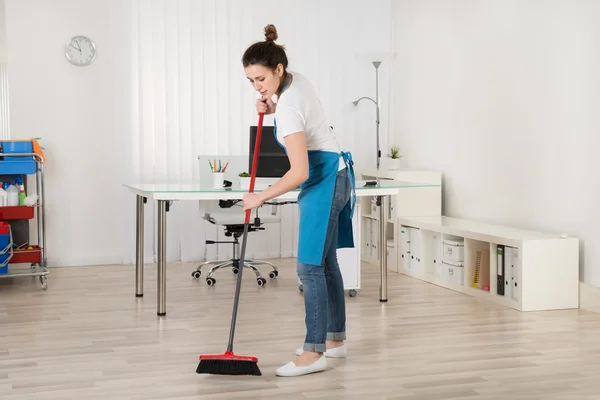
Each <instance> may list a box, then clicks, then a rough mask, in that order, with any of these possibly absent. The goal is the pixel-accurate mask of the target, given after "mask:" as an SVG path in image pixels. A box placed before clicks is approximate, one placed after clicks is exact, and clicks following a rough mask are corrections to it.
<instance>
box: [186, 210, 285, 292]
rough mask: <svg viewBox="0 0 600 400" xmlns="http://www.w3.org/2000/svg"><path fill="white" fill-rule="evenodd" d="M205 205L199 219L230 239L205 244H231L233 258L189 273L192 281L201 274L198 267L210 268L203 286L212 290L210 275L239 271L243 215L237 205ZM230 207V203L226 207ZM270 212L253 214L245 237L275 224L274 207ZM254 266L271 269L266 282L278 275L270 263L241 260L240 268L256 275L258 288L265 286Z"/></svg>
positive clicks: (208, 263)
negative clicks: (224, 271) (218, 228)
mask: <svg viewBox="0 0 600 400" xmlns="http://www.w3.org/2000/svg"><path fill="white" fill-rule="evenodd" d="M204 204H205V205H207V210H206V212H205V213H204V216H203V219H204V220H206V221H208V222H210V223H211V224H213V225H217V226H222V227H223V229H224V230H225V236H226V237H232V238H233V240H231V241H218V240H207V241H206V242H205V244H206V245H209V244H211V245H212V244H232V245H233V257H232V258H231V259H229V260H213V261H206V262H203V263H202V264H200V265H199V266H198V268H196V270H195V271H193V272H192V276H193V277H194V278H195V279H198V278H200V275H201V274H202V267H204V266H206V265H214V266H213V267H212V268H211V269H210V270H209V272H208V275H207V277H206V283H207V285H208V286H213V285H214V284H215V283H216V282H217V281H216V279H215V278H213V275H214V273H215V272H216V271H217V270H219V269H221V268H226V267H231V269H232V272H233V273H234V274H237V273H238V272H239V267H240V242H239V240H238V239H239V238H240V237H241V236H242V235H243V234H244V217H245V214H244V212H243V211H242V209H241V202H240V203H238V204H237V205H234V206H233V207H229V208H227V207H225V208H223V207H221V205H225V206H227V205H228V201H223V200H221V201H219V202H210V203H209V202H204ZM229 204H230V203H229ZM272 208H273V211H272V212H270V213H267V212H265V211H264V208H263V207H260V208H258V209H256V210H253V213H254V216H255V218H254V219H253V218H251V219H250V226H249V227H248V234H251V233H252V232H257V231H262V230H265V228H264V226H263V224H272V223H278V222H280V220H281V217H280V216H279V215H278V213H277V207H276V206H272ZM258 265H267V266H270V267H271V268H272V271H270V272H269V278H271V279H275V278H277V276H278V275H279V271H278V270H277V267H276V266H275V265H273V264H271V263H270V262H267V261H262V260H244V267H245V268H248V269H250V270H252V271H254V273H255V274H256V282H257V283H258V286H263V285H264V284H266V283H267V280H266V279H264V278H263V277H262V274H261V272H260V270H259V269H258V268H257V266H258Z"/></svg>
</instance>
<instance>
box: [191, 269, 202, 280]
mask: <svg viewBox="0 0 600 400" xmlns="http://www.w3.org/2000/svg"><path fill="white" fill-rule="evenodd" d="M200 275H202V272H200V271H194V272H192V276H193V277H194V279H198V278H200Z"/></svg>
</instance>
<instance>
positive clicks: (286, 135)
mask: <svg viewBox="0 0 600 400" xmlns="http://www.w3.org/2000/svg"><path fill="white" fill-rule="evenodd" d="M265 38H266V40H265V41H263V42H258V43H255V44H254V45H252V46H250V47H249V48H248V49H247V50H246V52H245V53H244V56H243V58H242V63H243V65H244V70H245V73H246V77H247V78H248V80H249V81H250V82H251V83H252V85H253V87H254V89H255V90H256V91H257V92H259V93H260V95H261V97H260V98H259V99H257V102H256V109H257V111H258V112H259V113H261V112H262V113H265V114H273V113H274V114H275V120H274V121H275V122H274V126H275V135H276V137H277V140H278V142H279V143H280V144H281V145H282V146H283V147H284V148H285V150H286V153H287V155H288V158H289V161H290V170H289V171H288V172H287V173H286V174H285V175H284V176H283V177H282V178H281V179H280V180H278V181H277V182H276V183H275V184H273V185H272V186H271V187H269V188H268V189H266V190H264V191H263V192H259V193H249V194H246V195H245V196H244V209H245V210H248V209H253V208H256V207H260V206H261V205H262V204H263V203H264V202H266V201H268V200H271V199H273V198H275V197H277V196H280V195H282V194H284V193H287V192H289V191H291V190H294V189H295V188H297V187H298V186H300V187H301V192H300V194H299V196H298V205H299V208H300V224H299V239H298V240H299V241H298V260H297V261H298V262H297V272H298V276H299V278H300V280H301V282H302V286H303V291H304V306H305V312H306V319H305V323H306V338H305V342H304V346H303V347H302V348H299V349H298V350H297V351H296V354H297V355H298V357H297V358H296V359H295V360H294V361H292V362H289V363H288V364H286V365H284V366H282V367H281V368H278V369H277V370H276V374H277V375H279V376H299V375H305V374H308V373H313V372H319V371H323V370H325V369H326V368H327V360H326V357H345V356H346V347H345V345H344V340H345V339H346V310H345V308H346V306H345V298H344V283H343V281H342V275H341V272H340V269H339V265H338V261H337V253H336V250H337V249H338V248H344V247H354V242H353V235H352V214H353V212H354V199H355V196H354V170H353V166H352V160H351V157H350V154H349V153H345V152H342V151H341V150H340V146H339V145H338V143H337V141H336V139H335V137H334V135H333V132H332V130H331V129H330V127H329V125H328V123H327V121H326V118H325V113H324V111H323V108H322V107H321V104H320V102H319V99H318V98H317V95H316V92H315V90H314V88H313V87H312V85H311V83H310V82H309V81H308V80H307V79H306V78H305V77H303V76H302V75H300V74H298V73H296V72H290V71H288V70H287V67H288V60H287V57H286V54H285V50H284V48H283V47H282V46H279V45H277V44H275V40H276V39H277V30H276V29H275V27H274V26H273V25H268V26H267V27H265ZM273 95H275V96H277V103H274V102H273V101H272V100H271V97H272V96H273Z"/></svg>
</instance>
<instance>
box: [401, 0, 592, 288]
mask: <svg viewBox="0 0 600 400" xmlns="http://www.w3.org/2000/svg"><path fill="white" fill-rule="evenodd" d="M392 8H393V32H394V33H393V39H392V40H393V42H394V43H393V48H394V49H395V51H397V52H398V54H399V57H398V60H397V61H396V62H395V64H394V67H393V80H394V83H393V95H392V96H393V100H392V101H393V105H394V106H393V108H394V112H395V116H394V118H393V121H392V122H391V124H392V130H393V134H394V135H395V136H396V137H397V139H398V140H399V141H400V142H401V143H402V146H403V151H404V154H406V156H407V162H408V164H409V165H410V166H411V167H415V168H427V169H432V170H439V171H443V173H444V175H445V180H444V185H445V188H444V212H445V214H446V215H450V216H457V217H469V218H474V219H477V220H481V221H489V222H495V223H502V224H508V225H513V226H518V227H524V228H533V229H541V230H548V231H551V232H557V233H567V234H570V235H575V236H579V237H580V238H581V239H582V241H583V245H582V257H581V272H582V276H583V279H584V281H585V282H586V283H588V284H590V285H594V286H600V265H599V263H600V228H599V226H600V225H598V217H599V214H600V212H599V211H598V210H599V208H598V204H600V184H599V183H598V182H599V181H598V173H597V171H598V170H600V158H599V157H598V156H597V150H598V148H600V147H599V144H600V143H599V142H600V139H599V135H598V132H599V131H600V113H599V112H598V110H599V109H600V97H599V96H598V92H599V89H600V86H599V84H600V73H599V71H600V68H599V67H600V53H599V50H598V49H599V48H600V46H598V45H599V44H600V43H599V41H598V38H599V37H600V25H599V24H598V20H600V3H598V2H594V1H584V0H577V1H575V0H573V1H558V0H551V1H542V0H518V1H517V0H495V1H486V2H482V1H476V0H456V1H452V2H448V1H442V0H412V1H394V2H393V6H392Z"/></svg>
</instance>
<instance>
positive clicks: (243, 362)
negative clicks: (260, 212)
mask: <svg viewBox="0 0 600 400" xmlns="http://www.w3.org/2000/svg"><path fill="white" fill-rule="evenodd" d="M263 117H264V114H263V113H260V115H259V118H258V131H257V134H256V141H255V145H254V159H253V160H252V172H251V175H250V190H249V192H250V193H253V192H254V181H255V179H256V165H257V163H258V149H259V147H260V136H261V133H262V124H263ZM250 211H251V210H246V220H245V221H244V237H243V239H242V249H241V252H240V269H239V271H238V276H237V284H236V287H235V297H234V300H233V316H232V318H231V328H230V331H229V344H228V345H227V351H226V352H225V353H223V354H214V355H212V354H211V355H201V356H200V363H199V364H198V368H196V373H198V374H213V375H258V376H260V375H262V374H261V372H260V369H259V368H258V365H257V363H258V358H256V357H251V356H238V355H235V354H234V353H233V334H234V332H235V321H236V318H237V310H238V303H239V299H240V288H241V286H242V271H243V270H244V257H245V254H246V242H247V238H248V226H249V224H250Z"/></svg>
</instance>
